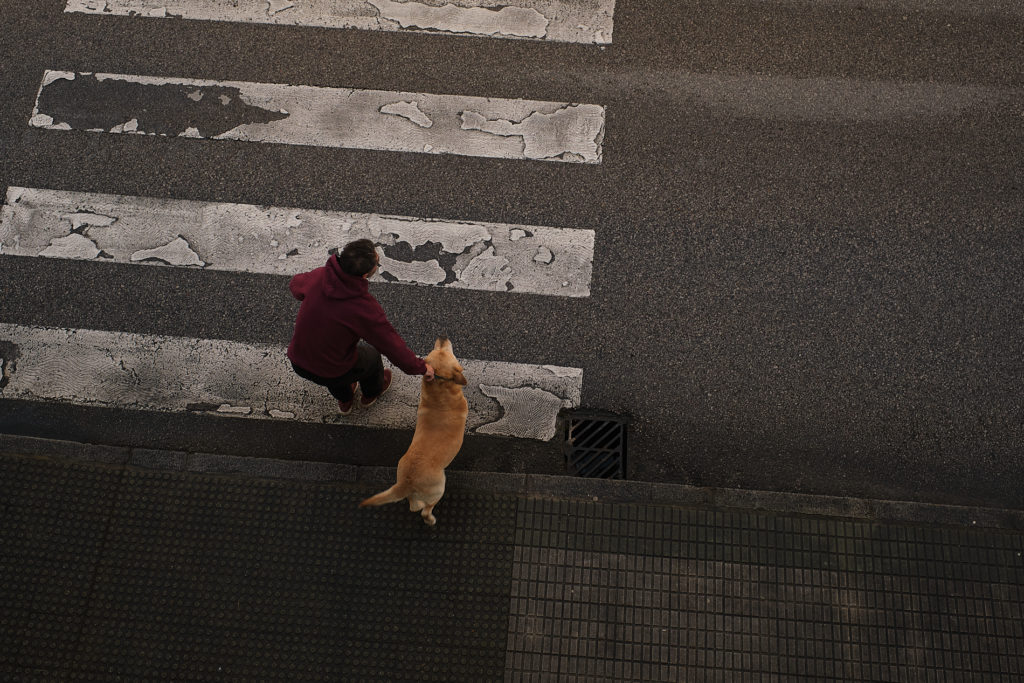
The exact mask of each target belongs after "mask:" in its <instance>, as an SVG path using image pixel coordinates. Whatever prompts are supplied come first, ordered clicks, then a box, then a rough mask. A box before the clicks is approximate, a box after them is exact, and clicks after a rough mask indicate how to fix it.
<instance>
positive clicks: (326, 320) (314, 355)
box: [288, 256, 427, 377]
mask: <svg viewBox="0 0 1024 683" xmlns="http://www.w3.org/2000/svg"><path fill="white" fill-rule="evenodd" d="M288 288H289V289H290V290H291V292H292V296H294V297H295V298H296V299H298V300H299V301H301V302H302V304H301V305H300V306H299V315H298V317H297V318H296V319H295V332H294V334H292V341H291V343H290V344H289V345H288V358H289V359H290V360H291V361H292V362H293V363H295V364H296V365H298V366H299V367H300V368H302V369H303V370H306V371H308V372H311V373H313V374H314V375H319V376H320V377H340V376H341V375H344V374H345V373H346V372H348V371H349V370H351V369H352V366H354V365H355V363H356V358H357V355H356V344H357V343H358V342H359V340H360V339H365V340H366V341H367V342H369V343H370V344H371V345H372V346H373V347H374V348H375V349H377V350H378V351H380V352H381V353H382V354H384V355H385V356H387V357H388V359H390V360H391V362H392V363H394V364H395V365H396V366H398V367H399V368H400V369H401V370H402V372H404V373H405V374H407V375H422V374H424V373H426V371H427V365H426V363H424V362H423V361H422V360H421V359H420V358H419V357H417V356H416V354H414V353H413V352H412V350H411V349H409V347H408V345H406V343H405V341H404V340H403V339H402V338H401V337H400V336H398V333H397V332H395V328H394V327H392V326H391V323H389V322H388V319H387V316H385V315H384V309H383V308H381V306H380V303H378V301H377V300H376V299H375V298H374V297H373V295H372V294H370V287H369V283H368V282H367V280H366V278H364V277H358V276H355V275H349V274H348V273H346V272H344V271H343V270H342V269H341V263H340V262H339V261H338V257H337V256H331V257H330V258H329V259H328V260H327V265H325V266H323V267H322V268H317V269H315V270H311V271H309V272H308V273H299V274H298V275H296V276H295V277H293V278H292V280H291V282H289V283H288Z"/></svg>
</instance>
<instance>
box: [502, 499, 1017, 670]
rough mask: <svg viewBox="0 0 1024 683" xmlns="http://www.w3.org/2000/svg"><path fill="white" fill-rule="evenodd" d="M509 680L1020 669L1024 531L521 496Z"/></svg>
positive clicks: (512, 608) (509, 642)
mask: <svg viewBox="0 0 1024 683" xmlns="http://www.w3.org/2000/svg"><path fill="white" fill-rule="evenodd" d="M518 515H519V517H518V525H517V530H516V541H517V545H516V550H515V557H514V565H513V567H514V572H515V574H514V577H513V582H512V595H511V605H510V622H509V624H510V627H509V641H508V649H509V654H508V668H507V670H506V676H505V680H506V681H555V680H557V681H600V680H607V681H634V680H635V681H680V680H686V681H691V680H693V681H703V680H709V681H711V680H715V681H717V680H721V681H748V680H749V681H761V680H764V681H769V680H772V681H779V680H817V681H827V680H833V681H868V680H870V681H886V680H889V681H905V680H951V679H950V677H951V676H952V678H953V679H956V680H968V679H972V678H973V679H978V680H981V679H984V680H1007V681H1009V680H1014V679H1015V677H1016V676H1017V675H1019V674H1018V672H1020V671H1024V640H1022V636H1024V630H1022V629H1024V627H1022V625H1021V620H1020V618H1019V615H1020V614H1021V613H1024V611H1022V610H1024V561H1022V558H1021V552H1022V550H1024V537H1022V536H1021V535H1020V534H1013V533H1003V532H993V531H982V530H973V529H944V528H934V527H921V526H901V525H897V524H875V523H871V522H866V521H865V522H848V521H844V520H835V519H813V518H806V517H795V516H790V517H787V516H779V515H767V514H756V513H737V512H719V511H706V510H686V509H682V508H670V507H666V506H643V505H625V504H603V503H589V502H570V501H552V500H541V499H531V500H524V501H522V502H521V504H520V508H519V513H518Z"/></svg>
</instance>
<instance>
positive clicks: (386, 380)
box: [359, 370, 391, 408]
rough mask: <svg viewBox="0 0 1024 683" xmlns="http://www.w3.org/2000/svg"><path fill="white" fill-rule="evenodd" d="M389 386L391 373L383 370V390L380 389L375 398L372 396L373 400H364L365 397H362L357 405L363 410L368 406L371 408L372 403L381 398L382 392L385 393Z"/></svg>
mask: <svg viewBox="0 0 1024 683" xmlns="http://www.w3.org/2000/svg"><path fill="white" fill-rule="evenodd" d="M390 386H391V371H390V370H385V371H384V388H383V389H381V390H380V393H379V394H377V395H376V396H374V397H373V398H366V397H365V396H363V397H362V398H361V399H359V405H361V406H362V407H364V408H369V407H370V406H372V405H373V404H374V403H376V402H377V399H378V398H380V397H381V396H383V395H384V392H385V391H387V390H388V388H389V387H390Z"/></svg>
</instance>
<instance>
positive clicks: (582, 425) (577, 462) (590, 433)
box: [565, 414, 627, 479]
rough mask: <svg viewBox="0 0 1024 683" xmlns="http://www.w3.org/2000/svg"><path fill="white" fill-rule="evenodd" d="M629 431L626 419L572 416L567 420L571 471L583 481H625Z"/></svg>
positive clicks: (567, 448) (566, 442)
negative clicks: (586, 478)
mask: <svg viewBox="0 0 1024 683" xmlns="http://www.w3.org/2000/svg"><path fill="white" fill-rule="evenodd" d="M626 427H627V420H626V419H625V418H622V417H615V416H607V415H600V416H595V415H580V414H571V415H569V416H568V417H567V418H566V420H565V444H566V465H567V466H568V468H569V471H570V472H571V473H572V474H575V475H576V476H579V477H590V478H596V479H625V478H626V432H627V429H626Z"/></svg>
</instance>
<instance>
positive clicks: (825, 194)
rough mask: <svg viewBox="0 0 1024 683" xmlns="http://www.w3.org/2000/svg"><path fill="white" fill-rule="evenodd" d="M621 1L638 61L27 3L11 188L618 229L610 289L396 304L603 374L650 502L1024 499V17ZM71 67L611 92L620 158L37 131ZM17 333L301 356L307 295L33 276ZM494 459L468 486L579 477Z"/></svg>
mask: <svg viewBox="0 0 1024 683" xmlns="http://www.w3.org/2000/svg"><path fill="white" fill-rule="evenodd" d="M945 5H946V6H945V7H943V6H940V5H937V4H935V3H926V2H923V1H918V0H906V1H904V2H896V1H894V2H877V1H872V0H867V1H865V2H853V1H852V0H851V1H849V2H846V1H844V0H835V1H831V2H815V3H811V2H790V3H781V2H780V3H775V2H759V1H758V2H755V1H750V2H716V3H697V2H655V1H653V0H650V1H630V0H619V2H618V3H617V7H616V12H615V32H614V42H613V44H612V45H610V46H608V47H606V48H600V47H597V46H592V45H571V44H546V43H540V42H533V41H514V40H488V39H478V38H464V37H452V36H439V35H427V34H400V33H375V32H361V31H343V30H325V29H311V28H298V27H276V26H267V25H262V26H261V25H246V24H226V23H212V22H186V21H180V20H154V19H143V18H134V17H129V18H118V17H102V16H86V15H67V14H64V13H63V12H62V8H63V3H62V2H60V1H59V0H46V1H45V2H40V1H39V0H33V1H32V2H29V1H28V0H4V2H3V5H2V15H3V19H4V23H5V27H4V31H3V38H2V39H0V51H2V54H0V63H2V64H3V67H2V70H0V94H2V105H0V185H2V186H3V187H4V188H6V187H7V186H12V185H14V186H26V187H42V188H55V189H68V190H79V191H94V192H108V193H115V194H137V195H143V196H155V197H173V198H181V199H202V200H210V201H229V202H241V203H251V204H267V205H275V206H303V207H309V208H319V209H334V210H342V211H360V212H375V213H383V214H397V215H409V216H423V217H438V218H457V219H463V220H480V221H497V222H509V223H524V224H535V225H549V226H557V227H568V228H589V229H593V230H595V231H596V243H595V260H594V270H593V283H592V294H591V296H590V297H588V298H584V299H561V298H557V297H544V296H536V295H528V294H519V295H506V296H501V297H497V296H496V295H494V294H492V293H486V292H473V291H458V290H438V289H430V288H423V287H406V286H389V285H375V286H374V290H373V291H374V293H375V294H376V295H377V296H378V298H379V299H380V300H381V302H382V303H383V304H384V306H385V309H386V310H387V311H388V313H389V316H390V318H391V320H392V321H393V322H394V323H395V325H396V327H397V328H398V329H399V330H400V332H401V333H402V334H403V335H404V336H405V337H406V339H407V340H408V341H409V342H410V344H411V345H412V346H413V348H414V349H415V348H422V349H424V350H425V349H426V348H428V347H429V345H430V343H431V342H432V340H433V338H434V336H435V335H436V334H438V333H445V334H448V335H449V336H450V337H451V338H452V339H453V341H454V342H455V345H456V350H457V352H458V353H459V354H460V355H462V356H464V357H469V358H481V359H494V360H505V361H512V362H521V363H538V364H553V365H563V366H569V367H579V368H583V370H584V381H583V405H584V407H586V408H592V409H600V410H606V411H611V412H614V413H620V414H627V415H630V416H631V417H632V420H633V421H632V424H631V432H630V443H629V454H628V466H629V476H630V477H631V478H635V479H641V480H649V481H673V482H686V483H692V484H699V485H708V486H722V487H739V488H751V489H770V490H786V491H798V492H808V493H812V492H813V493H823V494H834V495H844V496H866V497H880V498H899V499H911V500H929V501H936V502H947V503H972V504H988V505H998V506H1008V507H1017V508H1020V507H1024V486H1022V485H1021V484H1022V483H1024V464H1022V459H1024V401H1022V391H1021V387H1022V386H1024V360H1022V358H1024V342H1022V339H1024V303H1022V302H1024V247H1022V242H1021V229H1022V227H1024V180H1022V178H1024V50H1022V49H1021V45H1024V10H1022V9H1021V7H1020V5H1019V4H1018V3H1012V2H1002V3H967V4H965V3H952V2H949V3H945ZM45 69H58V70H68V71H84V72H88V71H96V72H112V73H127V74H144V75H166V76H180V77H188V78H209V79H218V80H238V81H258V82H275V83H278V82H279V83H292V84H298V83H302V84H310V85H322V86H330V87H353V88H372V89H388V90H400V91H411V92H437V93H459V94H463V95H475V96H489V97H506V98H525V99H537V100H552V101H559V102H589V103H599V104H602V105H604V106H605V107H606V108H607V122H606V131H605V137H604V154H603V161H602V163H601V164H594V165H591V164H559V163H543V162H529V163H524V162H521V161H510V160H499V159H479V158H471V157H455V156H440V155H427V154H403V153H393V152H374V151H363V150H345V149H323V148H311V147H294V146H286V145H269V144H252V143H227V142H218V141H208V140H187V139H170V138H167V139H163V138H151V137H142V136H127V135H98V134H89V133H79V132H59V131H48V130H39V129H33V128H30V127H29V126H28V125H27V120H28V118H29V116H30V114H31V111H32V106H33V102H34V100H35V97H36V93H37V90H38V88H39V82H40V78H41V75H42V73H43V71H44V70H45ZM0 283H2V289H0V321H3V322H10V323H20V324H29V325H50V326H59V327H88V328H95V329H104V330H123V331H132V332H140V333H154V334H168V335H183V336H194V337H208V338H214V339H230V340H239V341H247V342H260V343H279V344H285V343H287V341H288V339H289V337H290V334H291V325H292V321H293V316H294V313H295V311H296V303H295V302H294V301H293V300H292V299H291V297H290V296H289V294H288V291H287V287H286V284H287V281H286V279H285V278H280V277H274V276H267V275H244V274H228V273H215V272H195V271H183V270H177V269H170V268H143V267H137V266H126V265H116V264H94V263H81V262H65V261H56V260H47V259H35V258H32V259H30V258H22V257H10V256H7V257H0ZM0 430H2V431H6V432H11V433H22V434H32V435H39V436H47V437H52V438H77V439H84V440H89V441H98V442H103V443H117V444H130V445H136V446H140V445H141V446H147V445H149V446H155V447H157V446H158V447H162V448H182V449H196V450H204V451H214V452H226V453H240V454H250V453H251V454H255V455H273V456H275V457H295V458H306V459H325V460H336V461H341V462H354V463H367V464H369V463H373V464H389V463H393V462H394V461H395V459H396V458H397V456H398V455H399V454H400V453H401V452H402V450H403V449H404V446H405V444H406V443H407V441H408V438H409V435H408V434H406V433H402V432H392V431H384V430H367V429H355V428H343V427H336V426H330V427H328V426H310V425H290V424H280V423H274V424H262V423H258V422H255V421H245V420H241V421H234V420H228V419H223V418H212V417H203V416H191V415H154V414H139V413H132V412H128V411H118V410H100V409H86V408H78V407H71V406H64V405H56V404H54V405H45V404H36V403H27V402H15V401H10V400H0ZM559 448H560V446H559V444H558V443H555V442H552V443H548V444H540V443H536V442H525V441H521V440H510V439H498V438H488V437H473V438H470V439H468V440H467V443H466V447H465V449H464V452H463V454H462V456H461V457H460V458H459V459H458V460H457V461H456V467H463V468H472V469H497V470H504V471H514V472H522V471H539V472H557V471H559V470H560V469H561V467H562V463H561V457H562V456H561V453H560V450H559Z"/></svg>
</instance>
